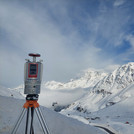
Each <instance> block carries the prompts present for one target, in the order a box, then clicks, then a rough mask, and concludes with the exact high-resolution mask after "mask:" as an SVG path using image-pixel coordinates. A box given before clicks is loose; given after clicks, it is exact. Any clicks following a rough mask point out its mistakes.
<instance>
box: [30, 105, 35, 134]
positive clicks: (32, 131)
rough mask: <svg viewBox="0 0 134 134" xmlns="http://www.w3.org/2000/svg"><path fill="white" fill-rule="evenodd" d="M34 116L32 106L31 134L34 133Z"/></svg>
mask: <svg viewBox="0 0 134 134" xmlns="http://www.w3.org/2000/svg"><path fill="white" fill-rule="evenodd" d="M33 117H34V107H31V127H30V134H34V128H33Z"/></svg>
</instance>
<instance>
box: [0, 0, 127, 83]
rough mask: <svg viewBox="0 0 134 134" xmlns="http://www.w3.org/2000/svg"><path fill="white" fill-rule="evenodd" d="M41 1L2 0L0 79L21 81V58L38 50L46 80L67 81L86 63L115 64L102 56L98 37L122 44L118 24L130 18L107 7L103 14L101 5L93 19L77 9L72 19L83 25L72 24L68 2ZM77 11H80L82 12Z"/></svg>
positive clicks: (22, 61)
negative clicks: (0, 76)
mask: <svg viewBox="0 0 134 134" xmlns="http://www.w3.org/2000/svg"><path fill="white" fill-rule="evenodd" d="M40 2H41V1H39V2H38V4H37V3H35V5H34V6H35V7H36V8H32V6H33V5H32V6H30V5H25V4H26V3H25V2H24V3H25V4H24V3H23V2H22V3H23V4H22V3H21V2H20V1H16V2H14V3H12V2H11V1H10V0H9V1H0V20H1V23H0V30H1V29H2V30H3V31H4V32H3V36H2V37H3V38H2V39H1V49H0V53H1V57H0V58H1V60H0V64H1V65H2V66H1V68H2V69H1V72H0V73H1V74H2V77H3V80H2V81H1V83H5V85H8V84H9V85H12V86H17V84H20V83H21V82H22V81H23V80H22V79H23V64H24V59H25V58H28V56H27V55H28V53H31V52H37V53H40V54H41V59H43V60H44V80H52V79H54V80H59V81H66V80H68V79H70V78H72V77H74V76H75V75H76V74H77V73H78V72H79V71H80V70H84V69H86V68H88V67H93V68H99V67H101V68H102V67H105V66H107V65H109V64H114V61H113V60H114V59H112V58H111V57H109V58H108V57H106V56H105V55H103V54H102V53H103V52H104V50H103V44H101V43H102V42H101V41H100V40H101V38H98V37H99V35H101V36H102V37H103V38H106V39H107V40H109V42H112V43H113V45H120V44H121V41H122V39H123V38H124V32H123V31H122V27H120V25H124V24H125V23H126V21H128V20H127V19H126V21H122V15H121V16H120V12H118V14H116V12H112V11H111V10H107V8H105V12H101V11H102V8H101V7H100V10H99V11H100V12H98V14H97V15H96V16H95V17H92V16H91V15H90V12H89V13H85V14H86V16H87V18H85V17H83V16H82V15H79V14H78V13H77V10H78V9H79V10H80V8H79V7H77V8H76V11H74V15H75V17H76V18H77V20H75V21H76V23H77V24H79V23H80V24H81V25H80V26H79V25H78V26H76V25H75V24H73V21H74V18H71V16H70V15H69V14H70V11H69V7H68V6H69V4H68V3H67V2H65V1H61V2H56V1H55V2H52V1H44V3H45V2H46V3H45V4H44V6H43V4H39V3H40ZM36 4H37V5H36ZM24 5H25V6H24ZM76 6H77V5H76ZM103 9H104V8H103ZM103 11H104V10H103ZM107 11H109V12H107ZM79 12H81V13H83V14H84V12H85V11H84V10H80V11H79ZM123 15H124V13H123ZM72 20H73V21H72ZM107 20H109V21H107ZM75 21H74V22H75ZM121 22H123V23H121ZM113 26H114V27H113ZM80 27H86V29H87V31H89V32H90V34H88V35H86V34H87V33H86V34H85V35H86V36H87V40H85V39H84V38H83V36H82V34H81V33H80ZM109 31H110V32H109ZM88 36H89V37H88ZM111 37H112V38H111ZM104 45H106V44H104ZM100 46H102V48H101V47H100ZM7 54H8V55H10V57H9V56H8V55H7ZM12 63H14V64H12ZM16 65H17V66H16ZM14 66H15V67H14ZM20 69H21V73H20V74H19V73H18V72H19V70H20ZM16 78H17V81H16ZM5 81H6V82H5ZM19 82H20V83H19Z"/></svg>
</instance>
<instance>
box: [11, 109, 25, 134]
mask: <svg viewBox="0 0 134 134" xmlns="http://www.w3.org/2000/svg"><path fill="white" fill-rule="evenodd" d="M25 112H26V109H25V108H23V109H22V112H21V114H20V116H19V118H18V120H17V122H16V124H15V126H14V128H13V131H12V133H11V134H16V131H17V129H18V127H19V125H20V123H21V121H22V119H23V117H24V115H25Z"/></svg>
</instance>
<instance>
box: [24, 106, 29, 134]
mask: <svg viewBox="0 0 134 134" xmlns="http://www.w3.org/2000/svg"><path fill="white" fill-rule="evenodd" d="M28 121H29V107H28V108H27V118H26V128H25V134H27V131H28Z"/></svg>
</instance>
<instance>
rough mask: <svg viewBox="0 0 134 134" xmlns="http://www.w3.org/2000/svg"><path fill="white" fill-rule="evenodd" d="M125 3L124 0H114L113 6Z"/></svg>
mask: <svg viewBox="0 0 134 134" xmlns="http://www.w3.org/2000/svg"><path fill="white" fill-rule="evenodd" d="M124 3H125V0H115V2H114V6H120V5H122V4H124Z"/></svg>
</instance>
